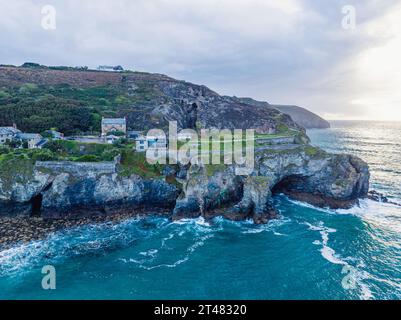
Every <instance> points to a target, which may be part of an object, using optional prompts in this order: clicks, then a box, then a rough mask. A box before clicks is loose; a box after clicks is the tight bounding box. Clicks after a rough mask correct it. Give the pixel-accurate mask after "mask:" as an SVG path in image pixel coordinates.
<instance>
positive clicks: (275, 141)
mask: <svg viewBox="0 0 401 320" xmlns="http://www.w3.org/2000/svg"><path fill="white" fill-rule="evenodd" d="M256 141H257V142H258V143H260V144H270V145H277V144H293V143H295V137H279V138H268V139H263V138H260V139H256Z"/></svg>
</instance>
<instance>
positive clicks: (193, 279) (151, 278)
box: [0, 121, 401, 300]
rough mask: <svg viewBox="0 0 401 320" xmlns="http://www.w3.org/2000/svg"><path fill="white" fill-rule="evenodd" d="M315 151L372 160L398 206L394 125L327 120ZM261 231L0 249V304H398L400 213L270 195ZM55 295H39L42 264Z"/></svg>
mask: <svg viewBox="0 0 401 320" xmlns="http://www.w3.org/2000/svg"><path fill="white" fill-rule="evenodd" d="M331 124H332V128H331V129H327V130H310V131H309V132H308V134H309V136H310V137H311V139H312V143H313V144H314V145H317V146H320V147H322V148H323V149H325V150H327V151H329V152H341V153H343V152H345V153H352V154H355V155H357V156H360V157H361V158H363V159H364V160H365V161H366V162H368V163H369V165H370V169H371V175H372V177H371V188H372V189H375V190H377V191H379V192H382V193H384V194H385V195H387V196H388V197H389V198H390V199H391V200H392V201H394V202H400V203H401V188H400V186H401V148H400V147H401V142H400V137H401V123H390V122H357V121H336V122H332V123H331ZM275 202H276V205H277V207H278V209H279V210H280V219H278V220H275V221H272V222H270V223H269V224H268V225H263V226H257V225H254V224H252V223H251V222H230V221H226V220H224V219H221V218H216V219H214V220H213V221H212V222H209V223H208V222H205V221H204V220H203V219H196V220H184V221H179V222H170V221H169V220H167V219H164V218H156V217H148V218H142V219H131V220H128V221H124V222H122V223H119V224H117V225H115V224H114V225H113V224H108V223H106V224H101V225H92V226H83V227H79V228H74V229H70V230H66V231H63V232H59V233H56V234H54V235H51V236H50V237H49V238H47V239H45V240H42V241H35V242H32V243H30V244H26V245H19V246H16V247H13V248H11V249H8V250H4V251H1V252H0V299H356V300H359V299H400V298H401V207H398V206H395V205H392V204H382V203H376V202H373V201H370V200H362V201H361V203H360V206H359V207H354V208H352V209H349V210H337V211H332V210H325V209H317V208H314V207H312V206H310V205H306V204H303V203H299V202H296V201H291V200H289V199H287V198H286V197H284V196H276V197H275ZM45 265H52V266H54V267H55V270H56V289H55V290H43V289H42V285H41V282H42V277H43V274H42V273H41V270H42V267H43V266H45Z"/></svg>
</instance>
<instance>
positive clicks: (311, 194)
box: [0, 145, 369, 223]
mask: <svg viewBox="0 0 401 320" xmlns="http://www.w3.org/2000/svg"><path fill="white" fill-rule="evenodd" d="M75 166H78V167H79V170H76V168H75ZM82 166H86V167H85V168H82ZM109 169H110V168H105V167H104V166H103V164H79V163H78V164H74V165H71V166H70V167H68V166H64V167H59V166H47V165H44V164H42V163H37V164H36V165H31V167H29V165H28V164H27V165H26V169H25V170H24V172H23V173H21V172H20V173H19V174H16V173H15V172H14V173H13V172H9V175H8V177H6V176H4V174H2V175H0V212H1V214H2V215H16V214H20V215H31V214H40V215H42V216H44V217H81V216H86V215H88V214H113V213H114V212H121V211H122V210H125V211H127V212H128V211H129V212H134V211H135V210H138V209H142V208H147V210H148V212H152V210H153V209H157V208H159V209H162V210H163V211H164V212H166V213H168V214H171V216H172V218H173V219H180V218H188V217H198V216H201V215H202V216H205V217H212V216H215V215H223V216H225V217H227V218H229V219H235V220H238V219H247V218H252V219H254V221H255V222H257V223H264V222H266V221H268V220H269V219H272V218H274V217H275V216H276V211H275V210H274V207H273V204H272V194H273V193H275V192H280V193H281V192H284V193H286V194H289V195H290V196H292V197H294V198H296V199H299V200H302V201H307V202H310V203H312V204H314V205H317V206H329V207H332V208H342V207H349V206H352V205H353V204H355V203H356V202H357V199H358V198H359V197H364V196H366V194H367V192H368V188H369V171H368V167H367V165H366V164H365V163H364V162H363V161H361V160H360V159H358V158H356V157H353V156H348V155H330V154H327V153H325V152H323V151H321V150H319V149H316V148H313V147H310V146H308V145H300V146H299V147H297V148H295V149H288V150H280V151H277V150H265V151H263V152H258V153H257V155H256V166H255V169H254V172H253V173H252V175H251V176H248V177H243V176H236V175H235V168H234V166H225V165H218V166H215V165H214V166H212V165H207V166H198V165H192V166H190V167H189V168H188V170H187V176H186V179H184V183H183V187H182V190H181V188H180V187H178V186H177V185H175V184H170V183H168V182H167V181H166V180H168V179H162V178H160V179H145V178H142V177H140V176H137V175H132V176H130V177H122V176H120V175H119V173H118V170H117V171H116V172H113V170H111V171H107V170H109ZM10 170H12V168H10Z"/></svg>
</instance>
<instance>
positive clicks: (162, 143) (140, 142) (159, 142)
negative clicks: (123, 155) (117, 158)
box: [135, 135, 167, 152]
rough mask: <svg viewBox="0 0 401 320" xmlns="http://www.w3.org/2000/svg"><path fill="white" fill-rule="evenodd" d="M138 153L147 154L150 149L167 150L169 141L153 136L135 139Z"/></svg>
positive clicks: (141, 136)
mask: <svg viewBox="0 0 401 320" xmlns="http://www.w3.org/2000/svg"><path fill="white" fill-rule="evenodd" d="M135 142H136V151H138V152H145V151H146V150H148V149H166V148H167V140H166V138H160V137H153V136H146V137H145V136H143V135H140V136H139V137H138V138H136V139H135Z"/></svg>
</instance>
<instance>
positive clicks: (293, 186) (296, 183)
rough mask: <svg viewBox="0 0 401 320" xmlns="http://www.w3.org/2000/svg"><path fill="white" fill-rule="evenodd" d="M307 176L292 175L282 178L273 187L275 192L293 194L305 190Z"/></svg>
mask: <svg viewBox="0 0 401 320" xmlns="http://www.w3.org/2000/svg"><path fill="white" fill-rule="evenodd" d="M305 179H306V177H305V176H302V175H290V176H287V177H285V178H284V179H282V180H280V181H279V182H278V183H276V185H275V186H274V187H273V189H272V193H273V194H280V193H284V194H287V195H288V194H291V193H297V192H304V191H305V190H304V185H305Z"/></svg>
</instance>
